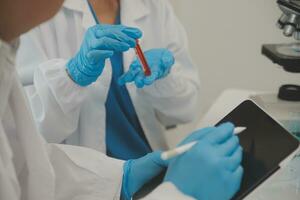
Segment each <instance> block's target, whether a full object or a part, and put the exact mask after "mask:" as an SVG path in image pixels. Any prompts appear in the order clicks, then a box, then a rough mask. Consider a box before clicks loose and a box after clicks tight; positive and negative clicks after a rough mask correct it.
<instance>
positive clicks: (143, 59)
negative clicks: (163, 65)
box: [135, 39, 151, 76]
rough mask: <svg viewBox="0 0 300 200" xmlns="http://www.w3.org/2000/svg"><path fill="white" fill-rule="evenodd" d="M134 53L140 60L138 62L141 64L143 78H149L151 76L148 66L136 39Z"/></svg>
mask: <svg viewBox="0 0 300 200" xmlns="http://www.w3.org/2000/svg"><path fill="white" fill-rule="evenodd" d="M135 53H136V55H137V57H138V58H139V60H140V62H141V64H142V67H143V71H144V74H145V76H150V75H151V70H150V68H149V65H148V63H147V60H146V58H145V55H144V53H143V51H142V48H141V46H140V44H139V40H138V39H137V40H136V46H135Z"/></svg>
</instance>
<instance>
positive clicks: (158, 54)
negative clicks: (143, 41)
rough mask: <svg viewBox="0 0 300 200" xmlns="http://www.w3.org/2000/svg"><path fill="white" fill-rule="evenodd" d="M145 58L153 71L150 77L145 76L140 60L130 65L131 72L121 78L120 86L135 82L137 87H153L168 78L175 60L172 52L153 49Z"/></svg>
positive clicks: (147, 52)
mask: <svg viewBox="0 0 300 200" xmlns="http://www.w3.org/2000/svg"><path fill="white" fill-rule="evenodd" d="M145 57H146V60H147V62H148V65H149V68H150V70H151V75H150V76H145V74H144V72H143V68H142V66H141V63H140V61H139V59H138V58H136V59H135V60H134V61H133V62H132V63H131V65H130V67H129V70H128V71H127V72H126V73H125V74H123V75H122V76H121V77H120V78H119V84H120V85H124V84H125V83H130V82H134V83H135V85H136V87H138V88H142V87H144V86H145V85H151V84H153V83H154V82H155V81H156V80H158V79H161V78H164V77H165V76H167V75H168V74H169V72H170V70H171V67H172V66H173V64H174V62H175V60H174V56H173V54H172V52H170V51H169V50H167V49H151V50H149V51H146V52H145Z"/></svg>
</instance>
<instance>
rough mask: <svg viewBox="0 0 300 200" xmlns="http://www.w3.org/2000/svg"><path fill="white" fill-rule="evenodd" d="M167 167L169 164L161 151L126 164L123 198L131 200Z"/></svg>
mask: <svg viewBox="0 0 300 200" xmlns="http://www.w3.org/2000/svg"><path fill="white" fill-rule="evenodd" d="M166 167H167V163H166V162H165V161H164V160H162V159H161V152H160V151H155V152H152V153H149V154H147V155H146V156H144V157H142V158H139V159H135V160H128V161H127V162H125V164H124V167H123V171H124V175H123V183H122V197H123V198H125V199H126V200H128V199H131V198H132V196H133V195H134V194H135V193H136V192H137V191H138V190H139V189H140V188H142V187H143V186H144V185H145V184H146V183H148V182H149V181H150V180H151V179H153V178H154V177H156V176H157V175H158V174H159V173H160V172H162V170H164V169H165V168H166Z"/></svg>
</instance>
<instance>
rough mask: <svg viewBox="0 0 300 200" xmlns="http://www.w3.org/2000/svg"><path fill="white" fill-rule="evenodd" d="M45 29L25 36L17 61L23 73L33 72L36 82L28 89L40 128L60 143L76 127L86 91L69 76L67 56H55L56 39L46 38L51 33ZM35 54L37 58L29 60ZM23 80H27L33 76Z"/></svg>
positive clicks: (49, 140) (44, 134)
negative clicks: (56, 57) (65, 57)
mask: <svg viewBox="0 0 300 200" xmlns="http://www.w3.org/2000/svg"><path fill="white" fill-rule="evenodd" d="M45 26H46V25H45ZM43 28H45V27H43ZM47 28H48V27H47ZM49 29H50V28H49ZM47 31H51V29H50V30H47ZM44 32H45V30H42V28H40V27H39V28H36V29H34V30H32V31H30V32H29V33H27V34H25V35H24V36H23V37H22V40H21V47H20V52H19V54H18V60H17V61H18V62H17V64H18V68H19V73H20V75H21V76H24V71H26V70H27V71H28V70H29V72H28V73H27V74H32V73H33V72H34V77H33V85H32V86H30V87H29V89H28V90H27V91H28V92H27V96H28V98H29V102H30V106H31V108H32V112H33V115H34V120H35V122H36V124H37V126H38V129H39V131H40V132H41V133H42V135H43V136H44V137H45V138H46V140H47V141H48V142H53V143H61V142H63V141H64V140H65V139H66V138H68V137H69V136H70V135H71V134H72V133H74V131H75V130H76V128H77V126H78V120H79V113H80V106H81V105H82V102H83V101H84V99H85V97H86V93H87V91H86V90H85V88H82V87H80V86H78V85H76V84H75V83H74V82H73V81H72V80H71V79H70V78H69V77H68V75H67V73H66V71H65V68H66V67H65V65H66V63H67V61H68V60H67V59H62V58H58V59H54V58H53V57H55V49H56V47H55V39H54V38H51V37H49V38H45V37H46V35H50V36H51V35H52V34H49V33H48V34H43V33H44ZM53 35H55V34H53ZM51 41H52V43H53V44H52V43H51ZM28 49H30V51H28ZM32 54H34V55H35V57H34V59H28V58H30V57H32ZM21 69H23V70H21ZM25 74H26V73H25ZM22 79H23V81H24V80H25V83H27V82H28V80H29V79H32V77H31V78H30V77H27V76H25V77H23V78H22ZM23 84H24V82H23Z"/></svg>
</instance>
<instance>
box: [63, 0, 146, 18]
mask: <svg viewBox="0 0 300 200" xmlns="http://www.w3.org/2000/svg"><path fill="white" fill-rule="evenodd" d="M63 7H64V8H67V9H70V10H74V11H78V12H82V13H90V10H89V7H88V4H87V0H66V1H65V2H64V4H63ZM124 12H125V13H126V15H129V16H130V17H131V20H138V19H140V18H143V17H145V16H146V15H148V14H149V12H150V10H149V9H148V7H147V6H146V3H145V0H121V13H124Z"/></svg>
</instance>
